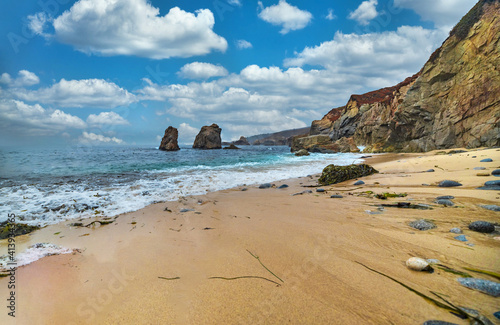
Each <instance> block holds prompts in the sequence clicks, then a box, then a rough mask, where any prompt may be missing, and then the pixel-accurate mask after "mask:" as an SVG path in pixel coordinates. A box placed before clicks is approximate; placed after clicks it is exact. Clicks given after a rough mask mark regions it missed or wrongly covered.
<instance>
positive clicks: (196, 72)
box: [177, 62, 228, 79]
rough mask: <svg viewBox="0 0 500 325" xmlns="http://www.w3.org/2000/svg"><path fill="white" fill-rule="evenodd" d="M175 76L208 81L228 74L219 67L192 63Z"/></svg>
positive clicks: (203, 63)
mask: <svg viewBox="0 0 500 325" xmlns="http://www.w3.org/2000/svg"><path fill="white" fill-rule="evenodd" d="M177 74H178V75H179V76H180V77H182V78H187V79H208V78H212V77H223V76H226V75H227V74H228V72H227V70H226V69H225V68H224V67H223V66H220V65H215V64H211V63H205V62H192V63H188V64H186V65H184V66H183V67H182V68H181V70H180V71H179V72H178V73H177Z"/></svg>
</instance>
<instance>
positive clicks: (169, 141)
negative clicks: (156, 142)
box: [159, 126, 180, 151]
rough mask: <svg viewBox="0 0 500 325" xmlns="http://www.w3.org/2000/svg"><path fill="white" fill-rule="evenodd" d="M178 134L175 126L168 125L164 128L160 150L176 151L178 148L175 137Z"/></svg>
mask: <svg viewBox="0 0 500 325" xmlns="http://www.w3.org/2000/svg"><path fill="white" fill-rule="evenodd" d="M178 136H179V132H178V131H177V129H176V128H174V127H171V126H169V127H168V128H167V129H166V130H165V135H164V136H163V139H161V144H160V148H159V149H160V150H165V151H177V150H180V148H179V145H178V144H177V138H178Z"/></svg>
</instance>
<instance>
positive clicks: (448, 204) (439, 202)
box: [436, 199, 455, 207]
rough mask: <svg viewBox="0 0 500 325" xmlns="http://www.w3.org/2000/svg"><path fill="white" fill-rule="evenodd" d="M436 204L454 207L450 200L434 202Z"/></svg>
mask: <svg viewBox="0 0 500 325" xmlns="http://www.w3.org/2000/svg"><path fill="white" fill-rule="evenodd" d="M436 203H437V204H441V205H444V206H445V207H452V206H454V205H455V203H453V202H452V201H451V200H446V199H440V200H436Z"/></svg>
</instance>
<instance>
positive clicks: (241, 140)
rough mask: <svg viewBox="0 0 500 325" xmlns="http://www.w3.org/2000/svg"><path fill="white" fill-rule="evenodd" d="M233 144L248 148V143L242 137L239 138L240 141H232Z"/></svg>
mask: <svg viewBox="0 0 500 325" xmlns="http://www.w3.org/2000/svg"><path fill="white" fill-rule="evenodd" d="M233 144H234V145H236V146H249V145H250V142H248V140H247V138H245V137H244V136H241V137H240V139H239V140H236V141H234V142H233Z"/></svg>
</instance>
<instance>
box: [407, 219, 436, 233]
mask: <svg viewBox="0 0 500 325" xmlns="http://www.w3.org/2000/svg"><path fill="white" fill-rule="evenodd" d="M409 226H410V227H412V228H415V229H418V230H421V231H424V230H429V229H434V228H436V225H435V224H434V223H432V222H431V221H427V220H424V219H419V220H415V221H412V222H410V223H409Z"/></svg>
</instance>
